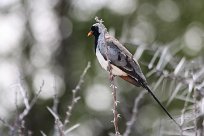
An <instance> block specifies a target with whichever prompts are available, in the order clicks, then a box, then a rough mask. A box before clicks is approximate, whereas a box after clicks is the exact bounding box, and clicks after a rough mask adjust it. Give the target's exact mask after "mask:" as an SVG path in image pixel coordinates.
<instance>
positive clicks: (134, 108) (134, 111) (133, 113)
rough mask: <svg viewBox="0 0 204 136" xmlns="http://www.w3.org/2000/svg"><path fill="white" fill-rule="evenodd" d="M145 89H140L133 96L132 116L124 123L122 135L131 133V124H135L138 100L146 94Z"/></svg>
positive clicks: (127, 135) (126, 135)
mask: <svg viewBox="0 0 204 136" xmlns="http://www.w3.org/2000/svg"><path fill="white" fill-rule="evenodd" d="M146 93H147V92H146V91H142V92H140V94H139V95H138V96H137V97H136V98H135V102H134V107H133V110H132V116H131V119H130V121H128V122H127V123H126V126H127V127H126V130H125V132H124V134H123V136H129V135H130V133H131V129H132V127H133V125H134V124H135V121H136V120H137V114H138V108H139V102H140V101H141V99H142V98H143V97H144V95H145V94H146Z"/></svg>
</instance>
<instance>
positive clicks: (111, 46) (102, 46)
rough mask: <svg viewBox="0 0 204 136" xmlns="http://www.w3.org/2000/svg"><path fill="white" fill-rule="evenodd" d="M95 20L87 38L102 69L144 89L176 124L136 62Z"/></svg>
mask: <svg viewBox="0 0 204 136" xmlns="http://www.w3.org/2000/svg"><path fill="white" fill-rule="evenodd" d="M95 20H96V23H95V24H93V25H92V26H91V30H90V32H88V34H87V36H94V37H95V42H94V46H95V54H96V57H97V59H98V61H99V63H100V65H101V66H102V68H103V69H105V70H106V71H109V65H110V67H111V73H112V74H113V76H118V77H120V78H122V79H123V80H125V81H127V82H129V83H131V84H133V85H135V86H137V87H143V88H144V89H146V90H147V91H148V92H149V93H150V94H151V96H152V97H153V98H154V99H155V100H156V102H157V103H158V104H159V106H160V107H161V108H162V109H163V110H164V112H165V113H166V114H167V115H168V116H169V118H170V119H172V120H173V121H174V122H175V123H176V124H177V122H176V121H175V119H174V118H173V117H172V116H171V114H170V113H169V112H168V111H167V109H166V108H165V107H164V106H163V105H162V104H161V102H160V101H159V99H158V98H157V97H156V96H155V94H154V93H153V91H152V90H151V89H150V87H149V86H148V83H147V80H146V78H145V76H144V74H143V72H142V70H141V68H140V65H139V63H138V61H137V60H136V59H135V58H134V57H133V55H132V54H131V53H130V52H129V51H128V50H127V49H126V48H125V47H124V46H123V45H122V44H121V43H120V42H119V41H118V40H117V39H116V38H115V37H113V36H111V35H110V34H109V33H108V32H107V29H106V27H105V26H104V24H103V21H102V20H98V18H97V19H95ZM109 72H110V71H109ZM177 125H178V124H177Z"/></svg>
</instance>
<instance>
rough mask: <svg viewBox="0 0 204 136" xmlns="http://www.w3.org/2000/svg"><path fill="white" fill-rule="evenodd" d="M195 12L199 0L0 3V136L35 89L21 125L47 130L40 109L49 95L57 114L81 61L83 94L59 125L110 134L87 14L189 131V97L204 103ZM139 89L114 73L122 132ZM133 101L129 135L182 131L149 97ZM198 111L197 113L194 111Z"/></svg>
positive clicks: (48, 118)
mask: <svg viewBox="0 0 204 136" xmlns="http://www.w3.org/2000/svg"><path fill="white" fill-rule="evenodd" d="M203 13H204V1H203V0H196V1H193V0H154V1H150V0H114V1H108V0H31V1H29V0H0V119H1V123H0V135H8V134H9V130H10V129H11V128H9V126H12V127H14V128H15V125H16V124H15V123H16V120H18V115H19V114H20V113H22V111H23V109H25V107H26V106H28V103H30V102H31V100H32V98H35V96H36V93H38V91H39V90H40V88H41V87H42V88H41V89H42V91H41V92H40V94H39V97H38V99H37V101H36V102H35V104H34V106H33V107H32V108H31V110H30V111H29V113H28V115H27V116H26V117H25V119H24V123H25V124H23V126H24V130H23V131H22V132H24V131H26V132H29V133H30V135H34V136H37V135H41V133H42V132H43V133H44V134H46V135H55V134H54V132H55V129H57V128H54V124H55V120H54V117H53V115H52V114H51V113H50V111H48V109H47V107H52V106H53V103H54V100H53V98H54V96H57V98H58V100H59V103H58V106H57V113H58V116H59V117H60V119H61V120H65V118H66V111H67V108H68V107H67V106H68V105H70V103H71V102H72V90H73V89H74V88H75V87H76V85H77V83H78V81H79V79H80V75H81V74H82V72H83V70H84V68H85V67H86V65H87V62H88V61H90V62H91V68H90V69H89V71H88V73H87V74H86V75H85V77H84V83H83V84H82V85H81V87H80V90H79V92H78V93H77V96H80V97H81V98H80V100H78V103H77V104H76V105H75V106H74V108H73V110H72V112H71V116H70V117H71V118H70V120H69V121H70V122H69V123H68V125H67V128H70V127H72V126H74V125H75V124H80V125H79V126H78V125H77V128H76V129H74V130H72V131H71V132H69V133H68V135H70V136H106V135H108V134H110V133H114V127H113V124H112V123H111V120H112V119H113V115H112V111H111V109H112V96H111V88H110V87H109V86H110V83H109V79H108V73H107V72H105V71H104V70H102V68H101V67H100V66H99V63H98V62H97V60H96V57H95V54H94V39H93V38H89V37H87V33H88V31H89V30H90V27H91V26H92V24H93V23H95V20H94V18H95V16H98V17H99V18H102V19H103V20H104V21H105V22H104V24H105V25H106V27H107V28H108V31H109V33H110V34H112V35H114V36H115V37H116V38H117V39H119V41H121V42H122V43H124V45H125V46H126V47H127V48H128V49H129V50H130V51H131V52H132V53H133V54H134V56H135V58H136V59H138V60H139V63H140V65H141V68H142V70H143V72H144V74H145V75H146V76H147V81H148V82H149V84H150V86H151V88H152V89H153V90H155V94H156V95H157V96H158V98H159V99H160V100H161V101H162V102H163V104H164V105H166V107H167V109H168V110H169V112H170V113H171V114H172V115H173V116H174V117H175V119H176V120H177V121H178V122H179V123H180V124H181V125H183V124H184V125H183V127H186V128H187V127H189V129H190V128H191V130H192V131H190V132H189V131H188V132H187V130H186V131H185V130H183V131H182V133H184V134H194V133H195V131H194V130H196V129H195V128H199V126H202V125H199V123H200V122H198V123H195V125H193V122H191V124H188V123H186V122H185V119H186V120H189V118H193V117H195V118H196V116H193V115H195V113H194V112H193V111H195V110H193V109H195V108H196V105H197V104H196V103H199V104H200V103H201V105H199V104H198V105H199V106H200V107H202V106H203V105H202V101H201V100H202V96H201V94H202V89H203V86H204V85H203V79H204V74H203V73H204V70H203V66H204V55H203V52H204V14H203ZM153 58H155V60H154V59H153ZM178 64H180V65H178ZM150 72H152V74H151V73H150ZM160 81H161V82H160ZM42 83H43V86H42ZM192 90H193V91H192ZM194 90H199V91H198V92H196V93H195V91H194ZM141 91H144V90H142V89H141V88H136V87H134V86H132V85H130V84H129V83H126V82H124V81H122V80H120V79H117V94H118V99H119V101H120V104H119V107H118V109H119V113H120V114H121V118H120V121H119V130H120V132H121V134H123V132H125V130H126V123H127V122H128V121H129V120H130V118H131V115H132V109H133V107H134V100H135V98H136V97H137V96H138V94H139V93H140V92H141ZM193 94H194V96H195V97H196V99H193ZM197 94H198V95H197ZM198 96H199V97H198ZM195 97H194V98H195ZM25 98H26V99H25ZM55 98H56V97H55ZM27 100H28V101H27ZM184 105H185V106H184ZM194 106H195V108H193V107H194ZM199 106H198V107H199ZM198 107H197V108H198ZM27 108H28V107H27ZM137 108H138V111H137V114H136V122H135V123H134V125H133V126H132V129H131V134H130V135H132V136H135V135H138V136H139V135H141V136H144V135H151V134H152V133H153V134H154V135H167V134H169V135H173V132H175V133H176V135H179V134H181V133H180V132H179V131H177V129H175V126H174V124H173V122H171V121H170V120H169V119H168V118H167V116H166V115H165V114H164V113H163V111H162V110H161V109H160V108H159V107H158V105H157V104H156V102H154V100H153V99H152V98H151V96H149V95H145V96H144V98H143V99H141V101H140V103H139V106H138V107H137ZM197 110H198V111H199V113H202V108H198V109H197ZM198 111H196V112H198ZM186 112H188V115H186V116H183V115H185V114H184V113H186ZM200 118H201V117H199V118H197V120H199V121H200V120H201V119H200ZM194 120H196V119H194ZM4 121H6V122H7V123H8V124H9V125H8V124H7V123H5V122H4ZM182 123H183V124H182ZM200 124H202V120H201V123H200ZM17 126H18V125H17ZM20 126H22V124H21V125H20ZM172 126H173V127H172ZM201 128H202V127H201ZM16 130H18V129H16ZM159 130H160V131H159ZM197 130H198V129H197ZM177 132H178V133H177ZM31 133H32V134H31Z"/></svg>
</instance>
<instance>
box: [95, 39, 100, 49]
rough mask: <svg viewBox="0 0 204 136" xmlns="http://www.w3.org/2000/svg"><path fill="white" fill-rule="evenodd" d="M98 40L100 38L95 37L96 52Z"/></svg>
mask: <svg viewBox="0 0 204 136" xmlns="http://www.w3.org/2000/svg"><path fill="white" fill-rule="evenodd" d="M98 38H99V36H95V52H96V48H97V44H98Z"/></svg>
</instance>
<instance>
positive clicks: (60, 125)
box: [47, 107, 65, 136]
mask: <svg viewBox="0 0 204 136" xmlns="http://www.w3.org/2000/svg"><path fill="white" fill-rule="evenodd" d="M47 109H48V110H49V112H50V113H51V114H52V116H53V117H54V119H55V124H56V126H57V127H58V131H59V134H60V136H65V132H64V125H63V123H62V121H61V120H60V118H59V117H58V115H57V114H56V113H54V111H53V110H52V109H51V108H49V107H47Z"/></svg>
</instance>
